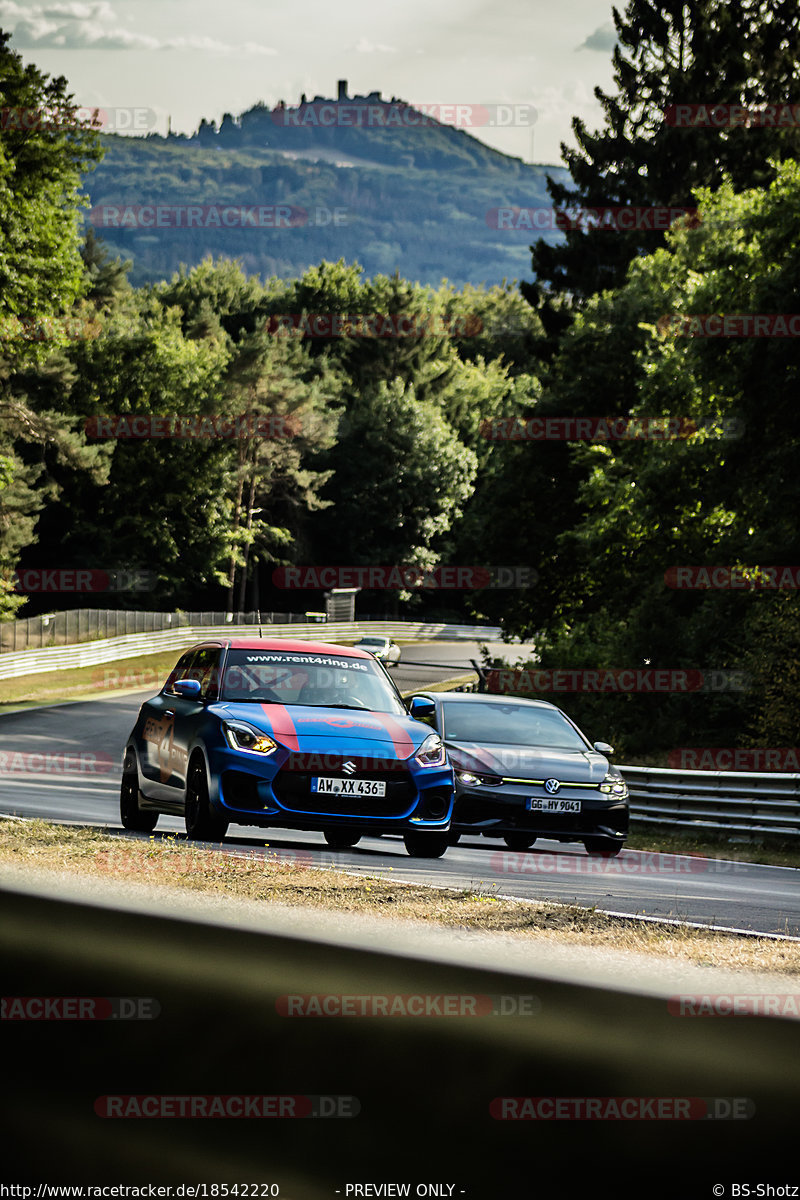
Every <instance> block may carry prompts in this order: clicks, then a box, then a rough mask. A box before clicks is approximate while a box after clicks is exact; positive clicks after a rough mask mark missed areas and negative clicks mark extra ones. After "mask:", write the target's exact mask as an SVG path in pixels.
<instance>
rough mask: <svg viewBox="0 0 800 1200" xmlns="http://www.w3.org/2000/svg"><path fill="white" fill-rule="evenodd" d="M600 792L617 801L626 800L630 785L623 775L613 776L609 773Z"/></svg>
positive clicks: (601, 785)
mask: <svg viewBox="0 0 800 1200" xmlns="http://www.w3.org/2000/svg"><path fill="white" fill-rule="evenodd" d="M600 791H601V792H604V793H605V794H606V795H607V796H613V797H614V799H615V800H625V799H626V798H627V795H628V785H627V783H626V782H625V780H624V779H623V778H622V776H621V775H612V774H611V772H609V773H608V775H606V777H605V779H604V780H603V782H602V783H601V784H600Z"/></svg>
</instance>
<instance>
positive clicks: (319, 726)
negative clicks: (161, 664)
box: [214, 703, 431, 759]
mask: <svg viewBox="0 0 800 1200" xmlns="http://www.w3.org/2000/svg"><path fill="white" fill-rule="evenodd" d="M214 708H215V710H216V712H217V714H218V715H219V717H220V718H221V719H223V720H225V719H226V718H227V719H229V720H238V721H246V722H247V723H248V725H253V726H254V727H255V728H256V729H260V730H263V732H264V733H269V734H270V735H271V736H272V737H273V738H274V739H275V741H276V742H280V743H281V745H282V746H285V747H286V749H287V750H294V751H300V752H302V753H308V754H314V753H320V754H325V753H331V752H333V751H335V750H336V748H337V747H336V743H338V745H339V746H341V747H342V748H343V753H347V754H363V755H374V756H377V755H379V756H381V757H383V758H389V759H392V758H397V759H404V758H409V757H410V756H411V755H412V754H414V753H415V751H417V750H418V749H419V747H420V746H421V745H422V743H423V742H424V741H425V739H426V737H428V736H429V735H430V733H431V730H430V728H429V727H428V726H427V725H423V724H422V723H421V722H420V721H415V720H413V718H411V717H407V716H393V715H391V714H390V713H378V712H370V711H369V710H368V709H363V710H360V709H350V708H312V707H306V706H304V705H302V704H292V705H288V706H285V705H283V704H235V703H229V704H224V703H223V704H216V705H215V706H214Z"/></svg>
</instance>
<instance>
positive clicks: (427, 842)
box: [403, 831, 450, 858]
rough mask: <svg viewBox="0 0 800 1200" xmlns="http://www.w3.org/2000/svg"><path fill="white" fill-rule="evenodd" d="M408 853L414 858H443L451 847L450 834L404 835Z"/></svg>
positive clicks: (415, 833)
mask: <svg viewBox="0 0 800 1200" xmlns="http://www.w3.org/2000/svg"><path fill="white" fill-rule="evenodd" d="M403 841H404V843H405V847H406V852H407V853H408V854H410V855H411V857H412V858H441V857H442V855H443V854H444V852H445V850H446V849H447V847H448V846H449V845H450V834H449V833H417V832H416V831H415V832H414V833H406V834H404V835H403Z"/></svg>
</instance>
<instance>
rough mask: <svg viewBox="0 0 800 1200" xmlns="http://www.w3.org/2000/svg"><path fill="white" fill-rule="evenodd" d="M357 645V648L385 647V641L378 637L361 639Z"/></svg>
mask: <svg viewBox="0 0 800 1200" xmlns="http://www.w3.org/2000/svg"><path fill="white" fill-rule="evenodd" d="M358 644H359V646H385V645H386V639H385V638H379V637H363V638H362V639H361V641H360V642H359V643H358Z"/></svg>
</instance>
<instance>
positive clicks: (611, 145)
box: [522, 0, 800, 336]
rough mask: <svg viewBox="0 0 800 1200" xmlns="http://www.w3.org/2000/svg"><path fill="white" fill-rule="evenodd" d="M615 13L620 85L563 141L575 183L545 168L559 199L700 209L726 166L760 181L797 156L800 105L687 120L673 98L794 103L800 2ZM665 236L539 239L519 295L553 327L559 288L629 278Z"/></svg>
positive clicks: (744, 184)
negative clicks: (600, 120)
mask: <svg viewBox="0 0 800 1200" xmlns="http://www.w3.org/2000/svg"><path fill="white" fill-rule="evenodd" d="M613 15H614V24H615V27H616V31H617V39H618V44H617V46H616V48H615V50H614V55H613V61H614V78H615V82H616V85H617V91H616V93H615V94H606V93H605V92H604V91H603V90H602V89H601V88H596V89H595V95H596V96H597V98H598V100H599V101H600V103H601V105H602V107H603V112H604V114H605V125H604V127H603V128H602V129H600V130H598V131H596V132H594V133H590V132H589V131H588V130H587V128H586V125H585V124H584V122H583V121H581V120H580V119H579V118H577V117H576V118H574V119H573V122H572V128H573V131H574V134H575V138H576V140H577V143H578V146H577V148H576V149H573V148H571V147H569V146H567V145H566V144H564V143H562V146H561V151H562V155H563V158H564V161H565V163H566V165H567V167H568V169H569V173H570V176H571V178H572V181H573V184H574V186H573V187H569V186H565V185H564V184H560V183H558V182H557V181H556V180H554V179H552V178H550V177H548V190H549V192H550V195H551V196H552V198H553V201H554V205H555V207H556V208H557V209H566V208H569V207H574V208H578V209H586V208H598V207H610V208H618V207H629V206H630V207H640V206H641V207H650V206H676V207H685V208H692V207H694V199H693V193H694V190H695V189H696V188H698V187H712V188H715V187H717V186H719V184H720V183H721V181H722V179H723V177H724V175H725V174H728V175H729V176H730V178H731V179H732V181H733V184H734V187H735V188H736V190H737V191H741V190H744V189H745V188H748V187H754V186H759V185H764V184H767V183H768V182H769V181H770V180H771V179H772V177H773V174H774V172H773V169H772V168H771V167H770V164H769V161H768V160H769V159H770V157H774V158H778V159H783V158H787V157H792V158H793V157H797V156H798V154H800V110H798V118H799V120H798V127H797V128H794V127H792V126H785V125H776V126H774V127H769V126H767V125H761V126H751V127H749V128H747V127H743V126H742V125H738V126H729V127H718V128H715V127H707V126H705V127H704V126H698V127H685V126H679V125H677V124H675V123H671V122H674V121H675V120H676V116H675V113H674V110H673V111H672V112H671V113H670V109H671V106H676V105H710V106H718V105H737V104H738V105H741V106H743V107H744V108H747V109H748V110H751V109H754V108H755V109H762V108H764V107H765V106H769V105H776V106H779V105H787V106H789V105H791V101H792V99H793V98H794V97H796V96H797V94H798V83H800V49H799V48H798V41H797V9H796V5H795V4H793V3H787V2H786V0H688V2H686V0H630V2H629V4H628V6H627V8H626V10H625V13H624V16H621V15H620V13H619V11H618V10H617V9H614V10H613ZM668 113H670V115H669V116H667V114H668ZM678 119H680V117H679V118H678ZM683 119H688V118H686V117H684V118H683ZM663 236H664V235H663V232H660V231H658V230H656V229H653V230H647V229H645V230H635V231H634V230H632V231H630V232H628V231H626V232H619V231H614V230H611V229H603V228H595V229H591V228H589V229H583V228H576V229H569V231H568V232H566V239H565V241H564V242H563V243H561V244H559V245H548V244H547V243H546V242H544V241H542V240H540V241H538V242H537V243H536V245H534V246H533V247H531V250H532V254H533V270H534V272H535V274H536V279H537V283H535V284H533V285H525V284H523V285H522V291H523V294H525V296H526V298H527V299H528V300H529V301H530V302H531V303H532V304H533V305H534V306H535V307H541V309H542V311H541V316H542V320H543V321H544V323H545V326H546V328H547V329H548V332H549V333H550V334H551V336H553V335H556V336H557V335H558V333H559V332H560V331H561V330H562V329H563V327H564V325H565V324H567V323H568V322H569V316H568V313H565V312H564V311H563V305H562V306H561V307H559V306H558V305H554V304H553V302H552V301H553V296H552V293H553V292H555V293H565V294H567V295H568V296H569V297H570V298H571V299H572V301H573V302H577V303H578V304H580V302H581V301H582V300H583V299H584V298H585V297H587V296H589V295H591V294H593V293H595V292H598V291H601V290H603V289H605V288H614V287H619V286H621V285H622V283H623V282H624V279H625V272H626V270H627V266H628V264H629V262H630V261H631V260H632V259H633V258H634V257H636V256H637V255H639V254H647V253H651V252H652V251H653V250H655V249H657V248H658V246H659V245H661V243H662V242H663ZM545 301H546V303H545Z"/></svg>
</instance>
